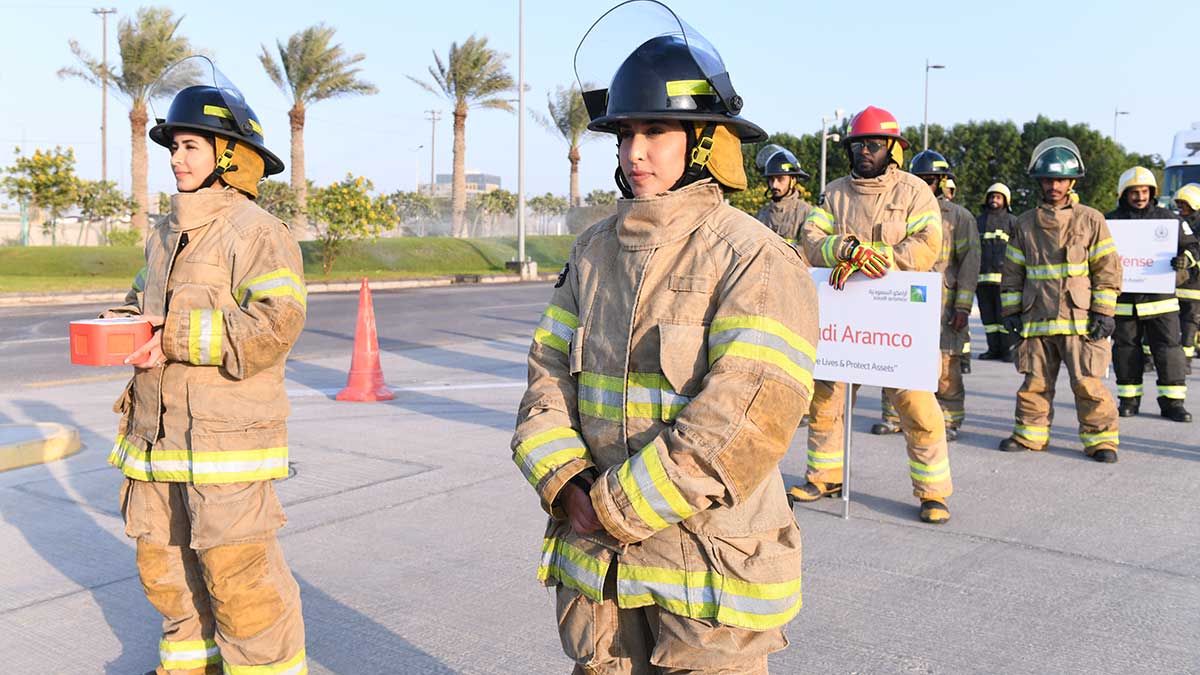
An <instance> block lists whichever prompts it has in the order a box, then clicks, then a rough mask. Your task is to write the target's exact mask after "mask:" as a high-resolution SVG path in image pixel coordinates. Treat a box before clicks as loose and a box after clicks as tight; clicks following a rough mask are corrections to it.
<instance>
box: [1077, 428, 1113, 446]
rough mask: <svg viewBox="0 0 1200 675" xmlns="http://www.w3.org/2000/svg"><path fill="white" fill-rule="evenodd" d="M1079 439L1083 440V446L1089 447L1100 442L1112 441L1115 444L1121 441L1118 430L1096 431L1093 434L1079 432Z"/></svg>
mask: <svg viewBox="0 0 1200 675" xmlns="http://www.w3.org/2000/svg"><path fill="white" fill-rule="evenodd" d="M1079 440H1081V441H1083V447H1085V448H1090V447H1093V446H1096V445H1100V444H1102V443H1112V444H1113V445H1117V444H1119V443H1120V442H1121V438H1120V435H1119V432H1117V431H1098V432H1096V433H1094V434H1079Z"/></svg>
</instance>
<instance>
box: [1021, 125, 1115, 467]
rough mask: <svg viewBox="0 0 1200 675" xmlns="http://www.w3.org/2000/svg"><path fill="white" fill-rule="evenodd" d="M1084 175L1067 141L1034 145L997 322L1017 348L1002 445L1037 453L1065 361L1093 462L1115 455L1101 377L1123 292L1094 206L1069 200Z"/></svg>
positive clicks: (1111, 407) (1111, 412)
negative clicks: (1036, 197) (1030, 201)
mask: <svg viewBox="0 0 1200 675" xmlns="http://www.w3.org/2000/svg"><path fill="white" fill-rule="evenodd" d="M1083 175H1084V165H1083V158H1082V156H1081V155H1080V154H1079V149H1078V148H1077V147H1076V146H1075V144H1074V143H1072V142H1071V141H1069V140H1067V139H1065V138H1057V137H1056V138H1049V139H1047V140H1045V141H1042V142H1041V143H1040V144H1039V145H1038V146H1037V147H1036V148H1034V151H1033V157H1032V160H1031V161H1030V163H1029V176H1030V177H1032V178H1034V179H1036V180H1037V181H1038V184H1039V186H1040V188H1041V190H1042V202H1041V203H1040V204H1038V206H1037V207H1036V208H1034V209H1031V210H1029V211H1026V212H1025V213H1022V214H1021V215H1020V217H1018V218H1017V225H1016V227H1015V228H1013V232H1012V235H1011V237H1010V238H1009V242H1008V250H1007V253H1006V254H1005V260H1004V270H1003V272H1002V277H1001V281H1000V293H1001V295H1000V302H1001V306H1002V309H1001V312H1002V313H1003V315H1004V327H1005V328H1006V329H1007V330H1009V331H1011V332H1013V333H1015V334H1018V335H1020V336H1021V337H1022V338H1023V339H1022V340H1021V342H1020V343H1018V345H1017V347H1016V366H1017V372H1019V373H1021V374H1023V375H1024V376H1025V381H1024V382H1023V383H1022V384H1021V388H1020V390H1019V391H1018V392H1017V406H1016V424H1015V426H1014V427H1013V433H1012V436H1011V437H1009V438H1006V439H1004V440H1003V441H1001V442H1000V449H1001V450H1005V451H1009V452H1017V451H1021V450H1045V449H1046V445H1047V444H1048V443H1049V441H1050V424H1051V422H1052V421H1053V418H1054V383H1055V381H1056V380H1057V379H1058V371H1059V368H1060V367H1061V366H1062V365H1063V364H1066V366H1067V373H1068V375H1069V376H1070V379H1071V390H1072V391H1073V392H1074V394H1075V413H1076V416H1077V417H1078V418H1079V438H1080V440H1082V441H1083V450H1084V452H1085V453H1086V454H1087V455H1088V456H1089V457H1091V458H1092V459H1095V460H1096V461H1099V462H1115V461H1117V444H1118V436H1117V406H1116V404H1115V403H1114V402H1113V398H1112V395H1111V394H1110V393H1109V392H1108V389H1106V388H1105V386H1104V383H1103V382H1102V381H1101V379H1100V378H1101V377H1103V376H1104V373H1105V371H1106V370H1108V364H1109V359H1110V358H1111V354H1110V351H1109V339H1108V338H1109V337H1110V336H1111V335H1112V334H1113V330H1114V329H1115V328H1116V322H1115V320H1114V319H1113V314H1114V313H1115V312H1116V308H1117V295H1118V294H1119V293H1120V291H1121V261H1120V259H1119V258H1118V257H1117V247H1116V245H1115V244H1114V243H1113V240H1112V236H1111V235H1110V234H1109V231H1108V225H1107V223H1105V221H1104V216H1102V215H1100V212H1099V211H1096V210H1095V209H1093V208H1091V207H1089V206H1085V205H1083V204H1078V203H1075V202H1074V201H1072V199H1071V196H1070V190H1071V188H1072V187H1073V186H1074V184H1075V181H1076V180H1077V179H1078V178H1080V177H1082V176H1083Z"/></svg>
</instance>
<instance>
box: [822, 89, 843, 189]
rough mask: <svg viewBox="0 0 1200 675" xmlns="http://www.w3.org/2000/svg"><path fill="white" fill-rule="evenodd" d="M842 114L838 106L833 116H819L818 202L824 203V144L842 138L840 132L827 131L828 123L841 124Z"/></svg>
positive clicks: (835, 141)
mask: <svg viewBox="0 0 1200 675" xmlns="http://www.w3.org/2000/svg"><path fill="white" fill-rule="evenodd" d="M843 116H844V115H843V111H842V109H841V108H838V109H836V110H834V111H833V117H822V118H821V193H820V194H819V195H817V202H818V204H824V203H825V157H826V154H825V146H826V145H827V144H828V142H829V141H833V142H834V143H837V142H838V141H840V140H841V139H842V137H841V135H840V134H837V133H832V134H831V133H829V123H830V122H836V123H838V124H841V122H842V117H843Z"/></svg>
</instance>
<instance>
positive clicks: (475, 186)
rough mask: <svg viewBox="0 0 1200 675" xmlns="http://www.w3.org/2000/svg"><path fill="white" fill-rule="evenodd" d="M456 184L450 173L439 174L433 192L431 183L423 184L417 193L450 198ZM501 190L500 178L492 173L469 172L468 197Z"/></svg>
mask: <svg viewBox="0 0 1200 675" xmlns="http://www.w3.org/2000/svg"><path fill="white" fill-rule="evenodd" d="M453 182H454V175H453V174H449V173H439V174H438V175H437V182H436V183H435V184H434V186H433V190H430V189H429V183H421V184H420V186H419V187H418V188H417V191H418V192H420V193H421V194H425V195H430V196H432V197H435V198H442V197H444V198H446V199H449V198H450V192H451V189H452V188H451V186H452V184H453ZM499 189H500V176H496V175H493V174H490V173H481V172H479V171H467V196H468V197H470V196H471V195H481V194H484V193H487V192H491V191H493V190H499Z"/></svg>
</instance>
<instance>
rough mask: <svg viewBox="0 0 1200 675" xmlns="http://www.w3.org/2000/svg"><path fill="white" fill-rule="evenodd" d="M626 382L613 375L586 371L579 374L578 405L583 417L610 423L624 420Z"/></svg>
mask: <svg viewBox="0 0 1200 675" xmlns="http://www.w3.org/2000/svg"><path fill="white" fill-rule="evenodd" d="M624 400H625V380H623V379H621V378H620V377H614V376H612V375H603V374H601V373H591V372H587V371H584V372H582V373H580V374H579V386H578V403H577V405H578V406H579V412H580V414H582V415H587V416H589V417H596V418H599V419H602V420H608V421H609V422H620V421H621V420H622V419H624V417H623V414H622V408H621V406H622V404H623V402H624Z"/></svg>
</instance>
